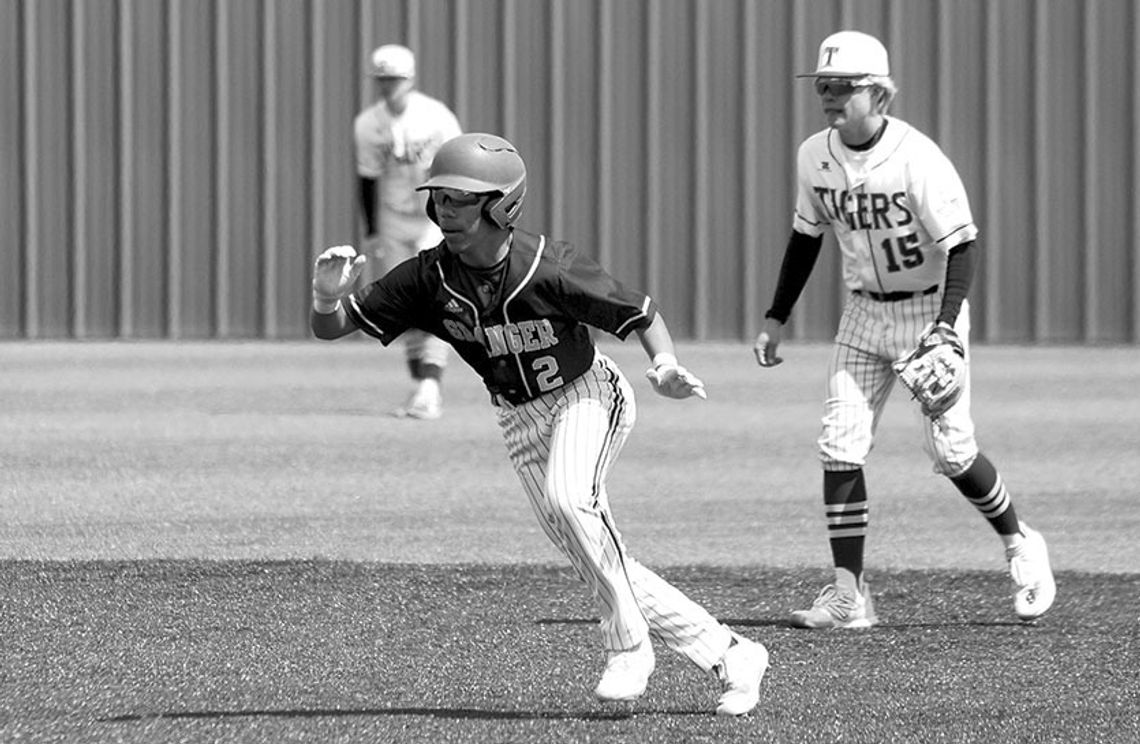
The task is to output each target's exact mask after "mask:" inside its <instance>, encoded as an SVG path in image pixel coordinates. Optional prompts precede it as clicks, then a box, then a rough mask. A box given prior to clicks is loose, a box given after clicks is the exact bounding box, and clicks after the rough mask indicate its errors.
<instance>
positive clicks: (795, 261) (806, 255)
mask: <svg viewBox="0 0 1140 744" xmlns="http://www.w3.org/2000/svg"><path fill="white" fill-rule="evenodd" d="M822 246H823V238H822V237H812V236H811V235H805V234H804V233H801V232H797V231H795V230H793V231H792V236H791V237H790V238H788V247H787V249H786V250H785V251H784V262H783V263H782V264H781V265H780V276H779V278H778V279H777V280H776V291H775V295H774V297H773V298H772V307H771V308H769V310H768V312H766V313H765V314H764V317H765V318H771V319H773V320H776V321H778V322H780V323H787V322H788V316H789V315H791V314H792V308H793V307H795V304H796V301H797V300H798V299H799V298H800V294H801V293H802V292H803V291H804V287H805V286H807V281H808V277H810V276H811V272H812V269H814V268H815V262H816V259H817V258H819V251H820V248H821V247H822Z"/></svg>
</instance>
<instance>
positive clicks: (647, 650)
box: [594, 638, 657, 703]
mask: <svg viewBox="0 0 1140 744" xmlns="http://www.w3.org/2000/svg"><path fill="white" fill-rule="evenodd" d="M656 664H657V660H656V658H655V657H654V655H653V646H652V644H650V642H649V639H648V638H647V639H645V640H644V641H642V642H641V643H640V644H638V645H637V646H636V647H634V648H631V649H629V650H628V651H610V652H609V658H608V659H607V660H606V668H605V670H604V671H603V672H602V679H601V681H600V682H598V686H597V687H596V688H594V695H595V696H597V698H598V700H601V701H602V702H604V703H617V702H623V701H631V700H637V699H638V698H639V697H641V696H642V694H644V692H645V688H646V687H648V686H649V675H651V674H653V669H654V667H655V666H656Z"/></svg>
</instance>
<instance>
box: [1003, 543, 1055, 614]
mask: <svg viewBox="0 0 1140 744" xmlns="http://www.w3.org/2000/svg"><path fill="white" fill-rule="evenodd" d="M1019 524H1020V526H1021V532H1022V534H1023V535H1025V539H1024V540H1023V541H1022V542H1021V544H1019V545H1018V546H1017V547H1015V548H1007V549H1006V551H1005V557H1006V560H1008V561H1009V575H1010V576H1012V577H1013V586H1014V592H1013V609H1014V611H1015V612H1016V613H1017V616H1018V617H1019V618H1020V619H1021V620H1023V621H1026V622H1028V621H1030V620H1036V619H1037V618H1039V617H1041V616H1042V615H1044V614H1045V612H1046V611H1047V610H1048V609H1049V608H1050V607H1052V606H1053V600H1054V599H1055V598H1056V596H1057V583H1056V581H1054V579H1053V569H1052V568H1051V567H1050V566H1049V550H1048V549H1047V548H1046V547H1045V538H1043V537H1041V533H1040V532H1037V531H1036V530H1032V529H1030V528H1029V525H1027V524H1025V522H1020V523H1019Z"/></svg>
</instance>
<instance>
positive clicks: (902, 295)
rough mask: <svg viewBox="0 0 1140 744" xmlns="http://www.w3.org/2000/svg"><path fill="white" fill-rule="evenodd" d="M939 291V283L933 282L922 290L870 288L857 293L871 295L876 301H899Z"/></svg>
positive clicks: (859, 290)
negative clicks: (896, 290) (905, 290)
mask: <svg viewBox="0 0 1140 744" xmlns="http://www.w3.org/2000/svg"><path fill="white" fill-rule="evenodd" d="M937 291H938V285H937V284H932V285H931V286H929V287H927V288H926V289H924V290H922V291H921V292H887V293H886V294H884V293H882V292H872V291H871V290H869V289H856V290H855V294H857V295H863V296H864V297H870V298H871V299H872V300H875V301H876V302H899V301H900V300H909V299H910V298H911V297H920V296H923V295H932V294H934V293H935V292H937Z"/></svg>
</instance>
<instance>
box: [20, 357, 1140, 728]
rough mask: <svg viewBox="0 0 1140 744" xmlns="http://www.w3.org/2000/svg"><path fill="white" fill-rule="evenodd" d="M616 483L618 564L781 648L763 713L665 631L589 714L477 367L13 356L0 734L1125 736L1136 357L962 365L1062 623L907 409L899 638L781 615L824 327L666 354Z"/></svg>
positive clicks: (805, 493)
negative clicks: (730, 691) (1053, 586)
mask: <svg viewBox="0 0 1140 744" xmlns="http://www.w3.org/2000/svg"><path fill="white" fill-rule="evenodd" d="M604 348H605V350H606V351H607V352H608V353H610V354H611V355H613V356H614V357H615V358H616V359H617V360H618V361H619V362H620V363H621V364H622V366H623V368H624V369H625V370H626V371H627V373H628V374H629V376H630V377H631V379H633V380H634V384H635V388H636V390H637V392H638V401H639V405H640V410H639V423H638V426H637V428H636V430H635V431H634V434H633V437H632V438H631V440H630V443H629V445H628V446H627V448H626V451H625V453H624V454H623V456H622V459H621V460H620V461H619V463H618V465H617V466H616V468H615V472H614V475H613V478H612V479H611V483H610V494H611V500H612V502H613V508H614V512H615V515H616V517H617V520H618V522H619V525H620V526H621V528H622V530H623V533H624V536H625V541H626V544H627V546H628V547H629V549H630V552H631V553H632V554H634V555H635V556H637V557H638V558H639V559H640V560H642V561H643V562H644V563H647V564H649V565H651V566H653V567H654V568H657V569H658V570H659V571H660V572H661V573H663V574H664V575H665V576H666V577H668V578H669V579H671V580H672V581H674V582H675V583H676V584H677V585H679V586H680V587H681V588H683V589H684V590H685V591H687V592H689V593H690V594H691V595H692V596H693V597H694V598H696V599H698V600H699V601H700V602H702V603H703V604H705V605H706V606H707V607H708V608H709V609H710V611H712V612H713V613H714V614H716V615H717V616H718V617H719V618H721V619H722V620H723V621H725V622H727V623H729V624H730V625H732V626H733V627H734V628H735V629H736V630H738V631H739V632H741V633H744V634H745V635H748V636H749V637H752V638H755V639H757V640H760V641H762V642H764V643H765V644H767V645H768V647H769V649H770V651H771V652H772V661H773V666H772V669H771V671H770V673H769V676H768V677H767V678H766V681H765V688H764V691H763V696H762V698H761V704H760V707H759V708H758V709H757V711H756V712H755V713H754V714H753V715H752V716H749V717H747V718H745V719H741V720H732V721H725V720H718V719H717V718H716V717H715V716H712V715H711V710H712V706H713V702H714V701H715V698H716V694H717V691H716V686H715V684H714V682H713V681H712V680H711V679H709V678H707V677H704V676H703V675H701V674H699V673H698V672H697V671H696V670H695V669H693V668H691V667H689V666H687V665H686V664H684V663H683V662H681V661H680V660H678V659H677V658H675V657H673V656H671V655H669V654H668V652H667V651H666V650H665V649H663V648H659V654H658V661H659V666H658V672H657V673H656V674H655V675H654V678H653V680H652V682H651V686H650V690H649V692H648V693H647V694H646V696H645V697H644V698H643V699H642V700H641V701H639V703H638V704H637V705H636V706H634V707H633V708H632V709H614V708H612V707H606V706H602V705H600V704H598V703H596V702H594V701H593V700H592V698H591V696H590V694H589V693H590V690H591V689H592V686H593V684H594V683H595V682H596V675H597V674H598V672H599V671H600V669H601V663H602V655H601V652H600V651H599V649H598V647H597V642H596V635H595V633H596V631H595V630H594V628H593V627H592V625H593V621H594V617H595V616H594V613H593V609H592V606H591V604H590V601H589V597H588V596H586V594H585V591H584V589H583V587H582V586H581V585H580V584H578V583H576V581H575V580H574V578H573V576H572V574H571V572H570V571H569V570H568V568H567V567H566V566H565V563H564V561H563V560H562V558H561V557H560V556H559V555H558V554H557V553H556V552H555V551H554V548H553V547H551V546H550V545H549V544H548V543H547V542H546V540H545V538H544V537H543V536H542V534H541V532H540V530H539V528H538V526H537V525H536V524H535V522H534V517H533V515H532V514H531V512H530V508H529V506H528V505H527V503H526V500H525V497H524V496H523V495H522V492H521V490H520V489H519V487H518V486H517V484H516V482H515V480H514V474H513V473H512V472H511V470H510V468H509V466H508V464H507V462H506V458H505V455H504V451H503V445H502V443H501V441H500V438H499V434H498V431H497V429H496V427H495V424H494V417H493V414H492V412H491V410H490V408H489V406H488V404H487V402H486V397H485V394H484V393H483V392H482V390H481V388H480V386H479V384H478V382H477V381H476V380H475V379H474V376H473V375H472V374H471V373H470V372H469V371H468V370H466V369H461V368H459V367H456V368H455V369H454V370H453V371H452V372H451V373H450V374H449V377H448V380H447V383H446V396H447V410H446V415H445V417H444V419H442V420H440V421H437V422H427V423H425V422H407V421H398V420H394V419H391V418H388V417H386V416H384V413H385V412H386V411H387V410H388V409H389V408H391V407H392V406H394V405H395V404H397V403H398V402H400V400H401V399H402V398H403V396H404V395H405V393H406V390H407V382H406V381H405V379H404V376H403V365H402V360H401V359H400V354H399V352H398V351H395V350H382V349H381V348H380V347H379V346H378V345H375V344H371V343H365V342H357V341H354V340H346V341H342V342H338V343H335V344H326V343H320V342H315V341H314V342H310V343H279V344H274V343H230V344H208V343H183V344H173V343H141V342H140V343H75V344H70V343H46V342H45V343H7V344H0V354H2V355H3V358H4V360H5V361H4V363H3V365H2V367H0V369H2V371H0V375H2V380H3V384H2V385H0V410H2V411H3V415H2V416H0V437H2V441H3V445H2V449H0V468H2V470H0V472H2V473H3V477H2V479H0V586H2V587H3V589H2V593H0V741H4V742H7V741H27V742H108V741H123V742H190V743H197V742H287V741H315V742H341V741H343V742H356V741H361V742H388V741H392V742H403V741H413V742H419V741H423V742H506V741H510V742H561V741H565V742H586V741H606V742H610V741H618V742H685V741H694V742H702V741H708V742H713V741H715V742H722V741H727V742H733V741H741V742H744V741H748V742H752V741H766V742H832V741H844V742H847V741H857V742H896V741H913V742H966V741H978V742H1007V741H1008V742H1022V741H1024V742H1037V741H1057V742H1134V741H1137V740H1138V739H1140V630H1138V625H1137V621H1138V620H1140V544H1138V541H1137V540H1136V539H1135V537H1134V536H1135V535H1136V534H1138V533H1140V509H1138V508H1137V506H1136V503H1135V495H1136V486H1135V484H1136V483H1137V482H1138V481H1140V463H1138V462H1137V458H1136V452H1137V449H1138V445H1140V435H1138V434H1137V428H1136V424H1135V422H1136V421H1137V420H1140V397H1138V396H1137V394H1136V392H1135V389H1134V387H1135V381H1136V379H1137V376H1138V375H1137V373H1138V372H1140V349H1133V348H1088V349H1086V348H1068V347H1066V348H1013V347H997V346H995V347H985V346H983V347H978V348H976V349H975V360H976V371H975V374H974V386H975V390H974V411H975V418H976V420H977V423H978V427H979V439H980V442H981V444H982V446H983V449H984V450H985V451H986V452H987V453H988V454H989V456H990V457H991V459H992V460H994V462H995V463H996V464H997V465H998V467H999V468H1000V469H1001V470H1002V472H1003V474H1004V476H1005V478H1006V481H1007V483H1008V484H1009V486H1010V488H1011V491H1012V493H1013V496H1014V499H1015V503H1016V504H1017V507H1018V509H1019V511H1020V513H1021V516H1022V518H1023V519H1025V520H1026V521H1028V522H1030V523H1031V524H1033V525H1034V526H1035V527H1037V528H1038V529H1040V530H1041V531H1042V532H1043V533H1044V534H1045V536H1046V538H1047V539H1048V540H1049V545H1050V550H1051V553H1052V555H1053V563H1054V567H1055V569H1056V570H1057V572H1058V584H1059V598H1058V602H1057V605H1056V607H1055V608H1054V610H1053V611H1052V612H1051V613H1050V614H1049V615H1048V616H1046V617H1045V618H1044V619H1043V620H1041V621H1040V622H1038V623H1036V624H1034V625H1022V624H1020V623H1017V622H1015V621H1014V620H1013V616H1012V612H1011V609H1010V607H1009V600H1008V586H1007V583H1006V582H1007V579H1006V575H1005V573H1004V561H1003V558H1002V552H1001V549H1000V543H999V542H998V541H997V539H996V538H995V537H994V536H993V535H992V534H991V533H990V532H989V530H988V528H987V527H986V526H985V524H984V522H983V521H982V520H981V518H980V517H978V516H977V514H976V513H975V512H974V511H973V510H972V508H970V507H969V506H968V505H967V504H966V503H965V501H964V500H963V499H962V498H961V497H960V496H957V495H956V493H955V492H953V489H952V488H951V487H950V486H949V484H948V483H946V482H945V481H944V480H943V479H940V478H938V477H936V476H934V475H933V474H932V473H931V472H930V469H929V465H928V464H927V463H926V461H925V458H924V457H923V455H922V454H921V451H920V449H919V447H918V444H917V442H916V441H915V437H914V426H913V422H912V420H911V416H912V414H911V412H910V411H909V408H908V407H907V406H906V405H904V402H903V399H902V396H901V395H897V394H896V399H895V400H894V401H893V402H892V404H891V406H890V407H889V409H888V412H887V416H886V418H885V420H884V423H883V426H882V428H881V431H880V437H879V440H878V444H877V447H876V450H875V452H874V453H873V455H872V462H871V463H870V464H869V466H868V468H867V477H868V485H869V488H870V492H871V505H872V528H871V529H872V532H871V538H870V540H869V550H868V564H869V569H868V571H869V578H870V580H871V582H872V586H873V588H874V593H875V599H876V606H877V609H878V611H879V614H880V617H881V618H882V619H883V621H884V624H883V626H881V627H878V628H876V629H873V630H871V631H868V632H861V633H827V632H824V633H811V632H804V631H795V630H792V629H790V628H788V627H786V625H785V618H786V616H787V613H788V611H789V610H791V609H793V608H796V607H799V606H803V605H805V604H806V603H808V602H810V600H811V599H812V597H813V596H814V594H815V592H816V591H817V590H818V588H819V586H820V585H821V584H822V583H823V582H824V581H825V580H826V579H827V577H828V573H829V572H828V570H827V566H828V565H829V558H828V552H827V545H826V540H825V537H824V534H823V532H824V529H823V523H822V522H823V517H822V507H821V505H820V501H821V499H820V496H819V472H818V466H817V464H816V461H815V453H814V440H815V436H816V429H817V427H818V420H819V409H820V405H821V404H820V397H821V395H822V375H823V368H824V363H825V358H826V354H827V348H826V346H823V345H813V344H794V343H792V344H787V345H786V346H785V348H784V349H783V351H785V352H786V353H785V358H786V360H787V361H786V362H785V364H784V365H783V366H781V367H779V368H777V369H774V370H760V369H758V368H756V367H755V365H754V363H753V362H752V360H751V352H750V349H749V348H748V347H747V346H746V345H740V344H701V345H682V346H681V352H682V358H683V361H684V362H685V363H687V364H688V365H689V366H690V367H691V368H692V369H693V370H694V371H695V372H697V373H698V374H700V375H701V376H702V377H703V378H704V379H705V381H706V383H707V384H708V390H709V396H710V397H709V400H708V401H704V402H701V401H696V400H690V401H684V402H678V401H669V400H665V399H661V398H658V397H656V396H654V395H653V394H652V392H651V391H650V390H649V387H648V384H647V383H645V382H644V380H642V379H641V372H642V369H643V367H644V361H643V359H642V357H641V352H640V349H639V348H637V346H636V344H635V343H631V344H625V345H619V344H616V343H612V342H608V343H605V344H604Z"/></svg>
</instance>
